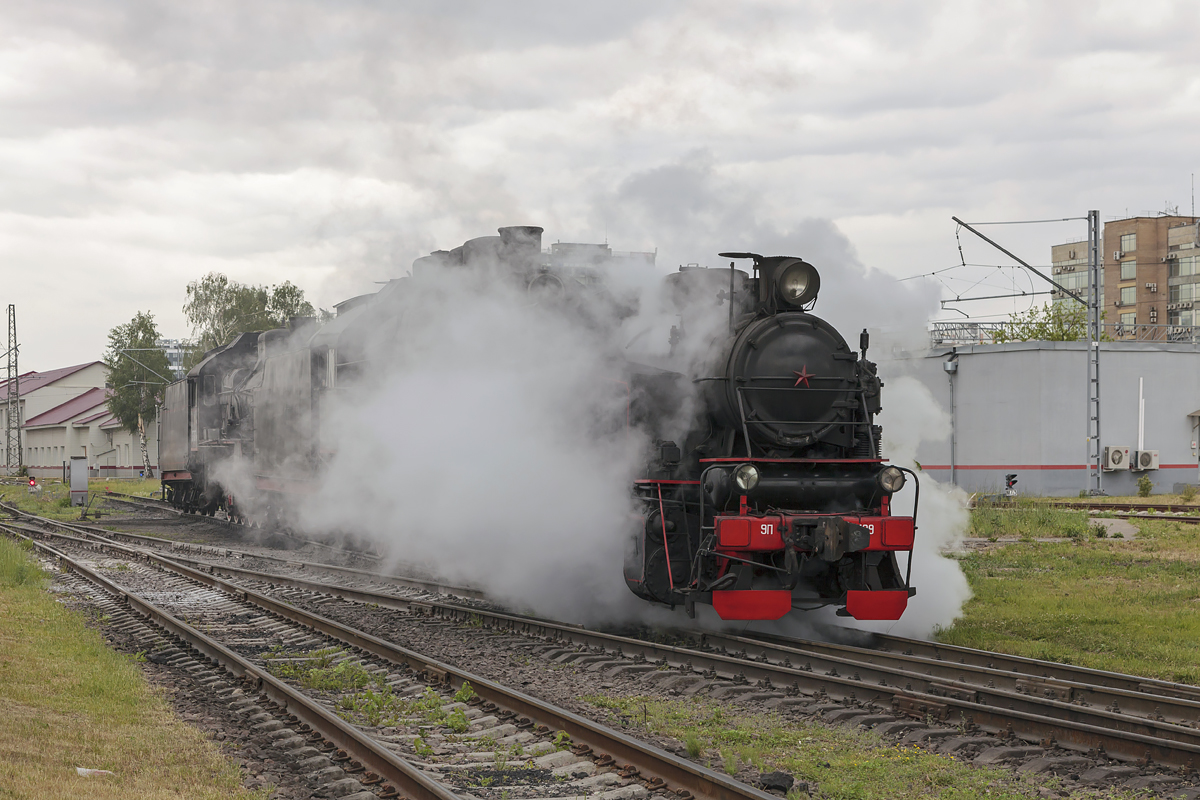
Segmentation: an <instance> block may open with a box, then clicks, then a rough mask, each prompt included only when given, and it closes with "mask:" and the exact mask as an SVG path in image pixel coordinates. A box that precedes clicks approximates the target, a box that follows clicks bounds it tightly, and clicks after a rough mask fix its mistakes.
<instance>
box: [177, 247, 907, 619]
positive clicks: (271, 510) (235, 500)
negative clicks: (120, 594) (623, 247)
mask: <svg viewBox="0 0 1200 800" xmlns="http://www.w3.org/2000/svg"><path fill="white" fill-rule="evenodd" d="M499 234H500V235H499V236H489V237H481V238H478V239H472V240H470V241H468V242H466V243H464V244H463V245H462V246H461V247H458V248H455V249H454V250H450V251H438V252H435V253H433V254H431V255H429V256H425V257H423V258H420V259H418V260H417V261H416V262H414V264H413V272H412V276H411V277H409V278H404V279H400V280H396V281H392V282H390V283H389V284H387V285H386V286H385V287H384V288H383V289H382V290H380V291H379V292H377V293H375V294H373V295H364V296H361V297H357V298H353V299H351V300H348V301H346V302H344V303H341V304H339V305H338V306H337V316H336V317H335V318H334V319H333V320H331V321H329V322H327V323H325V324H323V325H319V324H317V322H316V320H314V319H309V318H304V319H296V320H293V321H292V322H291V324H290V325H289V326H288V328H285V329H279V330H272V331H265V332H261V333H243V334H241V335H240V336H238V337H237V338H235V339H234V340H233V341H232V342H230V343H229V344H227V345H225V346H224V347H220V348H217V349H215V350H213V351H210V352H209V353H207V354H206V355H205V357H204V359H203V360H202V361H201V362H200V363H199V364H198V365H197V366H196V367H195V368H193V369H192V370H191V371H190V372H189V373H188V375H187V377H186V378H185V379H184V380H182V381H179V382H177V383H174V384H172V385H171V386H169V387H168V388H167V392H166V399H165V404H164V408H163V414H162V426H161V434H160V436H161V438H160V459H161V464H162V481H163V487H164V497H166V498H167V499H169V500H170V501H171V502H172V503H174V504H175V505H176V506H178V507H179V508H181V509H184V510H186V511H189V512H193V513H203V514H209V515H212V514H214V513H215V512H217V511H218V510H221V509H223V510H224V511H225V512H226V513H227V514H228V516H229V517H230V519H232V520H235V521H238V520H240V521H265V520H279V519H283V518H284V517H285V513H286V510H287V509H288V508H289V507H290V506H292V505H294V504H295V500H296V498H297V497H298V496H299V495H302V494H304V493H306V492H309V491H312V489H313V488H314V487H315V485H316V482H317V481H318V480H319V479H320V475H321V471H322V469H323V468H324V465H325V464H327V463H328V462H329V460H330V458H331V456H332V447H333V445H332V443H331V442H330V441H328V437H329V434H328V431H329V429H330V427H331V426H330V420H329V419H328V418H327V416H328V413H329V408H330V399H331V398H332V397H333V395H334V393H337V392H342V391H345V390H347V389H348V388H349V387H352V386H354V385H356V384H361V383H362V382H363V381H369V380H370V378H371V375H372V366H371V364H372V362H371V358H372V352H371V351H370V349H369V347H368V343H369V342H371V341H378V340H379V339H380V337H381V336H382V337H384V338H385V339H386V338H387V337H389V336H390V337H392V338H391V339H390V340H391V341H402V340H403V336H402V330H401V329H400V328H399V327H398V326H400V325H401V324H402V323H400V322H399V321H398V320H399V318H400V315H397V314H396V313H395V309H396V308H397V306H398V304H399V305H403V298H404V296H405V295H406V293H408V292H410V291H411V289H412V284H410V282H412V281H418V282H419V281H421V280H422V276H427V275H429V274H431V273H433V272H439V273H440V272H443V271H445V270H468V271H470V270H473V271H475V272H476V274H477V275H478V276H482V275H484V274H486V275H487V277H488V279H489V280H500V281H503V282H506V283H508V284H510V285H512V286H516V287H518V288H519V289H520V290H521V291H524V292H528V293H529V295H531V296H532V297H533V298H534V299H535V302H536V303H537V304H539V305H543V306H548V307H552V308H557V309H558V310H560V311H565V312H566V313H569V314H570V315H571V316H572V318H574V319H579V320H582V321H583V324H585V325H589V326H591V327H593V328H595V329H597V330H602V329H604V328H605V326H606V325H610V324H611V322H612V320H614V319H620V318H621V317H622V316H624V315H627V314H629V313H632V311H631V310H630V309H623V308H622V307H621V303H620V302H619V301H618V300H617V299H615V298H614V296H613V295H612V294H610V293H609V292H608V291H607V290H606V287H605V275H604V274H603V269H602V267H600V266H599V265H597V264H593V265H591V266H586V265H585V266H583V267H580V266H579V265H573V266H570V267H565V266H563V265H562V264H561V263H557V264H556V263H555V262H554V261H553V260H552V259H550V258H549V257H548V256H547V255H546V254H545V253H543V251H542V247H541V234H542V229H541V228H536V227H509V228H501V229H500V231H499ZM722 255H723V256H725V257H729V258H733V259H747V260H749V261H750V262H751V263H752V273H753V274H751V273H750V272H747V271H743V270H739V269H736V268H735V267H734V265H733V264H732V263H731V265H730V268H729V269H728V270H725V269H701V268H690V267H685V268H681V269H680V271H679V272H677V273H673V274H671V275H669V276H667V277H666V278H665V281H666V289H667V293H668V295H669V296H670V298H671V300H672V302H673V303H674V304H675V305H676V310H677V311H678V314H679V318H680V324H679V325H678V326H676V327H674V328H672V330H671V334H670V343H669V344H670V351H669V352H668V353H667V354H666V355H665V356H664V357H662V358H660V359H659V360H658V363H655V364H646V363H633V362H631V361H625V363H624V367H623V369H624V371H625V372H626V374H625V375H624V376H622V380H621V381H620V382H619V383H620V384H621V385H622V386H624V387H626V391H627V398H626V400H627V402H626V409H625V411H626V413H625V415H624V416H623V418H622V419H621V420H620V424H621V425H625V426H633V427H636V428H638V429H639V430H640V431H642V432H643V434H644V435H645V437H646V439H647V440H648V441H652V442H654V445H653V447H652V450H651V452H650V454H649V456H648V460H647V465H646V469H645V472H644V476H643V477H642V478H640V479H638V480H637V481H636V482H635V485H634V487H633V491H634V495H635V502H636V505H637V507H638V508H639V509H640V512H641V513H640V519H639V520H638V523H637V526H636V529H635V531H634V533H633V535H632V536H631V537H630V541H629V546H628V549H627V554H626V560H625V565H624V575H625V580H626V583H627V584H628V586H629V588H630V589H631V590H632V591H633V592H634V593H635V594H636V595H637V596H639V597H641V598H643V599H645V600H648V601H651V602H654V603H662V604H667V605H671V606H676V605H682V606H684V607H685V608H686V609H687V610H688V611H689V613H694V610H695V604H696V603H710V604H712V606H713V607H714V608H715V610H716V611H717V613H718V614H719V615H720V616H721V617H722V618H724V619H778V618H780V617H782V616H784V615H786V614H787V613H789V612H790V611H791V610H792V609H793V608H798V609H809V608H814V607H817V606H822V605H836V606H838V607H839V612H838V613H842V614H847V615H851V616H854V617H856V618H858V619H898V618H899V616H900V615H901V613H902V612H903V611H904V609H905V607H906V605H907V601H908V598H909V597H910V596H911V595H912V594H913V593H914V592H915V590H914V589H912V588H910V586H909V576H908V574H902V572H901V569H900V567H899V564H898V562H897V559H896V554H897V553H899V552H905V553H910V554H911V551H912V547H913V539H914V533H915V529H916V524H915V523H916V520H915V508H916V506H915V503H914V506H913V508H914V512H913V516H894V515H892V514H891V513H890V509H889V504H890V502H891V499H892V496H893V495H894V494H895V493H896V492H897V491H899V490H900V489H901V488H902V487H903V486H904V484H905V475H906V473H907V472H908V471H907V470H904V469H902V468H900V467H896V466H889V465H886V464H885V463H884V462H883V460H882V459H881V457H880V446H879V440H880V433H881V429H880V428H879V426H877V425H875V424H874V415H875V414H877V413H879V411H880V390H881V386H882V384H881V382H880V380H879V378H878V376H877V375H876V367H875V365H874V364H873V363H871V362H870V361H868V360H867V359H866V352H867V344H868V343H867V335H866V332H865V331H864V332H863V335H862V337H861V339H860V352H855V351H853V350H851V349H850V348H849V346H848V345H847V344H846V342H845V340H844V339H843V338H842V337H841V335H839V334H838V332H837V331H836V330H835V329H834V328H833V327H832V326H831V325H829V324H828V323H827V322H825V321H824V320H821V319H820V318H818V317H816V316H813V315H812V314H811V313H809V311H810V309H811V308H812V305H813V303H814V301H815V300H816V296H817V292H818V290H819V287H820V278H819V276H818V274H817V272H816V270H815V269H814V268H813V267H812V265H810V264H808V263H806V262H804V261H803V260H801V259H799V258H790V257H774V256H773V257H763V256H759V255H756V254H752V253H725V254H722ZM684 409H688V410H689V411H687V413H683V412H682V410H684ZM681 415H682V420H681ZM246 473H249V474H246ZM234 474H238V475H239V478H238V483H239V484H240V485H242V486H247V487H251V488H252V491H248V492H242V493H239V494H237V495H235V494H234V493H232V492H231V491H230V490H229V489H228V488H227V486H226V484H230V483H232V480H231V478H230V477H229V476H231V475H234ZM909 474H911V473H909ZM223 476H224V477H223ZM914 477H915V476H914Z"/></svg>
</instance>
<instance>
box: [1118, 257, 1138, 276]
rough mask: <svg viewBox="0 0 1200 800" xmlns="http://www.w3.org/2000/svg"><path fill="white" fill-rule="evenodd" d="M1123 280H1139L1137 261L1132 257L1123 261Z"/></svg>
mask: <svg viewBox="0 0 1200 800" xmlns="http://www.w3.org/2000/svg"><path fill="white" fill-rule="evenodd" d="M1121 280H1123V281H1136V280H1137V262H1136V261H1134V260H1133V259H1132V258H1131V259H1129V260H1128V261H1122V262H1121Z"/></svg>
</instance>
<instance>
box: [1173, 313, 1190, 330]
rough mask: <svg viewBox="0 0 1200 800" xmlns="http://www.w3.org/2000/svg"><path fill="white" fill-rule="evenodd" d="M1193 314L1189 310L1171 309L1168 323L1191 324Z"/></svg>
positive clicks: (1188, 325)
mask: <svg viewBox="0 0 1200 800" xmlns="http://www.w3.org/2000/svg"><path fill="white" fill-rule="evenodd" d="M1192 319H1193V314H1192V312H1191V311H1172V312H1171V316H1170V320H1169V322H1168V324H1170V325H1186V326H1187V327H1189V328H1190V327H1191V326H1192Z"/></svg>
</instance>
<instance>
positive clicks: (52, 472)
mask: <svg viewBox="0 0 1200 800" xmlns="http://www.w3.org/2000/svg"><path fill="white" fill-rule="evenodd" d="M107 373H108V370H107V369H106V368H105V366H104V364H103V363H101V362H99V361H91V362H88V363H85V364H76V365H75V366H71V367H63V368H61V369H55V370H49V371H47V372H27V373H25V374H24V375H21V376H20V377H19V379H18V385H17V386H18V390H19V399H18V409H19V411H20V416H19V421H20V427H21V449H22V454H21V455H22V458H21V463H22V464H23V465H24V466H25V467H26V469H27V470H28V473H29V475H31V476H33V477H37V478H45V477H59V476H61V475H62V472H63V464H65V463H67V462H69V461H70V459H71V457H72V456H84V457H86V458H87V459H88V468H89V471H90V473H91V474H92V475H93V476H98V477H134V476H136V475H137V474H138V473H139V472H140V471H141V470H142V458H141V446H140V444H139V442H138V436H137V434H134V433H129V432H128V431H126V430H124V429H122V428H121V426H120V425H119V424H118V423H117V421H116V420H115V419H114V418H113V416H112V414H110V413H109V411H108V408H107V406H106V405H105V400H106V398H107V395H108V390H107V389H106V388H105V381H106V379H107ZM7 394H8V384H7V381H0V397H5V396H7ZM0 425H4V426H7V425H8V418H7V409H6V408H3V407H0ZM146 426H147V430H146V434H147V444H148V447H149V452H150V463H151V465H153V466H154V468H155V469H156V470H157V464H158V437H157V432H158V425H157V421H156V420H154V419H150V420H147V421H146ZM0 455H3V460H2V461H0V464H8V463H10V461H9V458H8V456H9V453H8V452H7V449H6V448H5V446H4V445H3V444H0Z"/></svg>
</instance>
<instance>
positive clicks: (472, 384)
mask: <svg viewBox="0 0 1200 800" xmlns="http://www.w3.org/2000/svg"><path fill="white" fill-rule="evenodd" d="M480 278H481V275H480V273H479V272H477V271H475V270H468V269H461V268H460V269H454V270H447V271H445V272H443V273H441V274H439V275H437V276H435V277H433V278H425V277H423V278H422V282H421V283H417V282H416V281H412V282H410V283H411V285H410V286H409V287H405V292H404V293H406V294H407V295H408V296H407V297H403V298H401V299H400V300H399V301H398V304H397V308H396V311H397V312H398V313H401V314H403V315H404V319H402V320H400V324H399V329H400V330H401V331H402V332H403V333H402V336H403V339H402V341H399V342H387V343H385V342H375V343H374V352H373V353H371V356H372V369H373V371H378V372H379V374H380V377H379V378H377V379H376V380H373V381H372V382H371V385H370V386H367V387H365V388H364V389H363V391H362V393H361V394H360V393H352V394H351V395H350V396H349V397H347V398H346V402H345V403H343V405H342V407H341V408H338V409H335V410H334V412H333V413H332V415H331V417H330V418H331V419H332V420H333V421H334V425H335V427H334V429H333V431H332V438H333V441H335V442H336V456H335V457H334V459H333V461H332V462H331V463H330V464H329V465H328V468H327V473H326V477H325V478H324V480H323V481H322V483H321V488H320V491H319V492H318V493H317V494H315V495H314V496H312V497H311V498H309V499H308V501H307V503H306V504H305V507H304V509H303V510H302V514H301V518H302V519H304V520H305V524H307V525H310V526H312V527H313V528H314V529H315V530H325V531H328V530H331V529H332V530H343V531H346V532H348V533H354V534H357V535H361V536H366V537H369V538H371V539H373V540H376V541H379V542H380V543H381V544H382V545H383V546H384V547H385V548H386V549H387V550H388V551H389V552H390V554H391V555H392V556H393V557H395V558H397V559H399V560H401V561H404V562H407V563H419V564H427V565H429V566H430V568H432V569H434V570H435V571H436V572H437V573H438V574H439V575H441V576H444V577H446V578H449V579H451V580H454V581H460V582H466V583H470V584H472V585H477V586H480V587H483V588H485V589H486V590H487V591H488V592H489V593H490V594H492V595H493V596H495V597H496V598H497V599H499V600H501V601H506V602H509V603H512V604H515V605H517V606H519V607H522V608H526V609H530V610H534V611H538V612H541V613H549V614H557V615H560V616H566V617H568V618H572V619H598V618H612V617H613V616H618V617H620V616H624V615H626V614H629V613H631V612H632V610H633V609H636V608H637V606H638V605H639V601H637V600H636V598H634V597H633V596H632V594H630V592H629V590H628V589H627V588H626V587H625V584H624V581H623V579H622V576H621V569H620V566H621V559H622V552H623V547H624V540H625V536H626V535H627V533H628V531H629V524H630V519H631V516H632V514H633V507H632V504H631V495H630V485H631V481H632V479H633V477H634V473H635V471H636V468H637V464H638V462H639V460H640V459H641V457H642V456H643V447H642V445H643V442H641V441H639V440H638V438H637V437H636V436H635V435H633V434H632V433H630V432H628V431H624V430H623V429H622V428H621V424H622V423H623V422H624V419H625V403H626V394H625V390H624V388H623V387H622V384H621V383H618V381H619V380H620V379H621V377H622V373H621V370H620V368H619V365H618V364H617V362H616V361H615V360H614V358H613V356H612V353H611V352H610V347H609V344H610V343H609V342H608V341H606V339H605V338H604V337H602V336H598V335H597V334H596V332H595V331H592V330H589V329H588V328H586V327H584V326H581V325H579V324H578V323H577V322H576V321H575V320H572V319H571V318H569V317H566V316H563V315H561V314H557V313H553V312H550V311H547V310H546V309H545V308H542V307H538V306H533V305H531V303H530V299H529V297H528V295H525V294H523V293H520V292H517V291H515V290H511V289H509V288H508V287H507V286H506V284H504V283H503V282H499V281H488V282H486V284H485V285H478V283H477V282H478V280H480ZM613 421H615V422H616V423H617V424H616V425H613V424H606V423H611V422H613Z"/></svg>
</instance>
